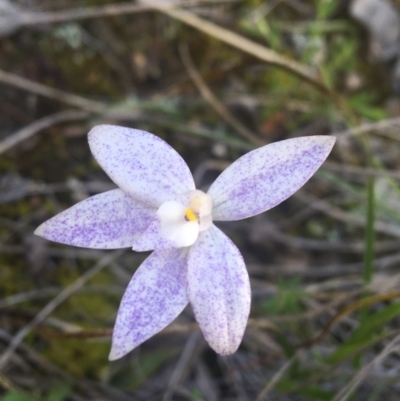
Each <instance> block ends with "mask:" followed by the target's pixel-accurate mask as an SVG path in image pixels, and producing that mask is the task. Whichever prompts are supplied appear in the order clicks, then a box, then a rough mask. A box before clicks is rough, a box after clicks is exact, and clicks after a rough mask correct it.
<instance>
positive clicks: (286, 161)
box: [208, 136, 335, 220]
mask: <svg viewBox="0 0 400 401" xmlns="http://www.w3.org/2000/svg"><path fill="white" fill-rule="evenodd" d="M334 143H335V138H334V137H329V136H309V137H301V138H294V139H288V140H285V141H281V142H275V143H272V144H270V145H266V146H263V147H262V148H259V149H256V150H253V151H252V152H249V153H247V154H245V155H244V156H242V157H241V158H240V159H238V160H237V161H236V162H234V163H233V164H231V165H230V166H229V167H228V168H227V169H226V170H225V171H224V172H223V173H222V174H221V175H220V176H219V177H218V178H217V179H216V181H215V182H214V183H213V184H212V185H211V187H210V189H209V191H208V194H209V195H211V197H212V199H213V203H214V207H213V219H214V220H240V219H245V218H247V217H251V216H254V215H256V214H259V213H262V212H265V211H266V210H268V209H271V208H272V207H274V206H276V205H278V204H279V203H281V202H283V201H284V200H285V199H287V198H288V197H289V196H291V195H292V194H293V193H294V192H296V191H297V190H298V189H299V188H301V187H302V186H303V185H304V184H305V183H306V182H307V181H308V180H309V179H310V178H311V176H312V175H313V174H314V173H315V172H316V171H317V169H318V168H319V167H320V166H321V164H322V163H323V162H324V160H325V159H326V158H327V156H328V155H329V153H330V151H331V150H332V147H333V145H334Z"/></svg>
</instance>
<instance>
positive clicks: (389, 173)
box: [321, 161, 400, 180]
mask: <svg viewBox="0 0 400 401" xmlns="http://www.w3.org/2000/svg"><path fill="white" fill-rule="evenodd" d="M321 168H322V169H323V170H328V171H333V172H335V173H348V174H355V175H358V176H362V177H368V176H374V177H390V178H395V179H398V180H399V179H400V171H393V170H379V169H377V168H370V167H357V166H350V165H347V164H339V163H334V162H330V161H325V162H324V164H323V165H322V166H321Z"/></svg>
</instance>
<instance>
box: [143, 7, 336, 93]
mask: <svg viewBox="0 0 400 401" xmlns="http://www.w3.org/2000/svg"><path fill="white" fill-rule="evenodd" d="M142 3H143V4H146V5H151V6H153V7H154V9H156V10H158V11H161V12H163V13H164V14H166V15H168V16H170V17H171V18H174V19H176V20H178V21H181V22H183V23H185V24H187V25H190V26H191V27H193V28H196V29H198V30H200V31H202V32H204V33H206V34H207V35H210V36H212V37H214V38H217V39H218V40H221V41H222V42H225V43H227V44H229V45H230V46H233V47H235V48H237V49H239V50H241V51H243V52H245V53H248V54H251V55H252V56H254V57H256V58H258V59H260V60H262V61H265V62H267V63H268V64H273V65H276V66H278V67H281V68H283V69H285V70H287V71H289V72H291V73H292V74H295V75H297V76H298V77H300V78H303V79H305V80H306V81H307V82H309V83H311V84H312V85H313V86H315V87H316V88H317V89H319V90H320V91H321V92H323V93H325V94H328V95H330V96H333V95H332V92H331V91H330V90H329V89H328V88H327V87H326V86H325V85H324V84H323V82H321V80H320V79H319V78H318V77H317V74H316V72H315V70H314V69H311V68H309V67H308V66H305V65H303V64H300V63H298V62H296V61H294V60H291V59H289V58H287V57H284V56H282V55H280V54H278V53H276V52H274V51H273V50H270V49H268V48H266V47H264V46H262V45H260V44H258V43H256V42H253V41H251V40H249V39H247V38H245V37H243V36H241V35H238V34H237V33H234V32H232V31H230V30H228V29H225V28H222V27H220V26H218V25H216V24H214V23H212V22H209V21H206V20H203V19H201V18H199V17H197V16H196V15H194V14H192V13H190V12H188V11H184V10H181V9H178V8H175V7H171V5H170V4H169V5H168V4H166V3H165V2H164V3H163V2H162V1H154V0H142Z"/></svg>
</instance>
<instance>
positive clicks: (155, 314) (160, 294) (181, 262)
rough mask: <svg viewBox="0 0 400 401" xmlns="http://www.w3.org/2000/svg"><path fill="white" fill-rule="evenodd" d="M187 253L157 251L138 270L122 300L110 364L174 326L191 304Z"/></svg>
mask: <svg viewBox="0 0 400 401" xmlns="http://www.w3.org/2000/svg"><path fill="white" fill-rule="evenodd" d="M186 263H187V251H184V250H181V249H170V250H164V251H154V252H153V253H152V254H151V255H150V256H149V257H148V258H147V259H146V260H145V261H144V262H143V263H142V264H141V265H140V267H139V268H138V270H137V271H136V273H135V274H134V276H133V277H132V280H131V281H130V283H129V285H128V288H127V289H126V291H125V294H124V296H123V298H122V302H121V305H120V307H119V310H118V315H117V321H116V323H115V327H114V331H113V338H112V348H111V353H110V356H109V359H110V360H114V359H118V358H121V357H122V356H124V355H125V354H127V353H128V352H129V351H131V350H132V349H133V348H135V347H137V346H138V345H140V344H141V343H142V342H143V341H145V340H147V339H148V338H150V337H152V336H153V335H154V334H156V333H158V332H159V331H160V330H162V329H163V328H164V327H166V326H167V325H168V324H169V323H171V322H172V321H173V320H174V319H175V318H176V317H177V316H178V315H179V314H180V313H181V312H182V310H183V309H184V308H185V306H186V305H187V303H188V298H187V293H186Z"/></svg>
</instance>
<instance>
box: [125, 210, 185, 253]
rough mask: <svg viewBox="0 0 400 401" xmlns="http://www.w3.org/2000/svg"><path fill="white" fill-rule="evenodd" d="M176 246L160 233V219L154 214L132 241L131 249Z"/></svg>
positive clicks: (138, 250) (141, 250)
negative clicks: (144, 228)
mask: <svg viewBox="0 0 400 401" xmlns="http://www.w3.org/2000/svg"><path fill="white" fill-rule="evenodd" d="M171 248H177V247H176V246H174V244H173V243H172V241H170V240H168V239H166V238H164V237H163V236H162V234H161V221H160V218H159V217H158V216H155V217H154V218H153V219H152V220H151V222H150V224H149V225H148V227H147V229H146V230H145V231H144V232H143V233H142V234H141V235H138V236H137V237H136V238H135V240H134V241H133V242H132V249H133V250H134V251H136V252H145V251H152V250H154V249H171Z"/></svg>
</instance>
